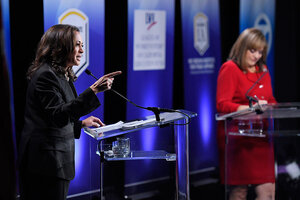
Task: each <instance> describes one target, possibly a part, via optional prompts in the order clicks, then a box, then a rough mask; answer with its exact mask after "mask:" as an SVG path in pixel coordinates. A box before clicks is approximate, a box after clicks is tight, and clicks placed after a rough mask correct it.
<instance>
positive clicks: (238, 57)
mask: <svg viewBox="0 0 300 200" xmlns="http://www.w3.org/2000/svg"><path fill="white" fill-rule="evenodd" d="M251 49H256V50H257V49H263V52H262V57H261V58H260V59H259V60H258V62H257V66H258V67H259V71H263V67H264V65H265V64H266V59H267V49H268V46H267V41H266V38H265V36H264V34H263V33H262V32H261V31H260V30H258V29H256V28H248V29H245V30H244V31H243V32H242V33H241V34H240V35H239V37H238V39H237V40H236V41H235V43H234V44H233V46H232V48H231V51H230V53H229V58H228V59H229V60H232V61H234V62H235V63H236V64H237V65H238V66H239V68H240V69H241V70H242V71H247V65H246V63H245V62H246V61H245V57H246V53H247V50H251Z"/></svg>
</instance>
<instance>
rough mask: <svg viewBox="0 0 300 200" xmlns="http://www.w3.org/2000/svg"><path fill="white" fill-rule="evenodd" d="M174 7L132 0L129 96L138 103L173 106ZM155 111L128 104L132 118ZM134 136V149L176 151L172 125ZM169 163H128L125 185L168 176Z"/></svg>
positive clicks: (170, 2)
mask: <svg viewBox="0 0 300 200" xmlns="http://www.w3.org/2000/svg"><path fill="white" fill-rule="evenodd" d="M174 6H175V5H174V1H173V0H165V1H148V0H129V1H128V79H127V97H128V98H129V99H130V100H132V101H133V102H135V103H136V104H138V105H141V106H145V107H148V106H153V107H156V106H158V107H162V108H172V94H173V92H172V90H173V88H172V84H173V46H174V42H173V40H174V8H175V7H174ZM152 114H153V113H152V112H150V111H147V110H143V109H139V108H136V107H134V106H132V105H131V104H128V106H127V119H128V120H132V119H140V118H144V117H146V116H148V115H152ZM130 138H131V143H132V144H134V145H133V146H132V148H135V149H133V150H145V151H150V150H164V149H166V150H169V151H172V152H174V148H173V144H174V139H173V130H172V127H167V128H162V129H159V128H158V129H155V128H154V129H146V130H143V131H139V132H137V133H133V134H131V135H130ZM172 164H174V163H172ZM168 165H169V163H168V162H167V161H165V160H160V161H154V160H143V161H134V162H130V161H129V162H126V169H125V172H126V173H125V176H126V177H125V186H126V187H129V186H133V185H139V184H138V182H139V183H141V181H145V180H147V181H148V182H149V183H153V182H154V179H155V180H157V179H158V178H159V179H160V180H161V178H162V177H165V178H166V179H168V177H167V176H169V172H170V169H169V166H168ZM172 173H174V172H172ZM150 179H151V180H150ZM154 183H155V182H154Z"/></svg>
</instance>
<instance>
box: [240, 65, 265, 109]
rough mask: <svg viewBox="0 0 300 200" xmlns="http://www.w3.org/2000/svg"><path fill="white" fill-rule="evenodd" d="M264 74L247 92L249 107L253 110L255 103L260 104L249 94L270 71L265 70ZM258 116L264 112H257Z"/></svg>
mask: <svg viewBox="0 0 300 200" xmlns="http://www.w3.org/2000/svg"><path fill="white" fill-rule="evenodd" d="M263 72H264V73H263V74H262V75H261V76H260V77H259V78H258V79H257V80H256V81H255V82H254V83H253V85H252V86H251V87H250V88H249V89H248V90H247V92H246V94H245V95H246V98H247V99H248V100H249V107H250V108H252V107H253V102H256V103H258V99H257V98H255V97H252V96H249V93H250V92H251V91H252V90H253V88H254V87H255V86H256V85H257V83H258V82H259V81H260V80H261V79H262V78H263V77H264V76H265V75H266V73H267V72H268V69H266V68H264V69H263ZM256 112H257V113H258V114H261V113H262V110H261V109H260V110H259V111H256Z"/></svg>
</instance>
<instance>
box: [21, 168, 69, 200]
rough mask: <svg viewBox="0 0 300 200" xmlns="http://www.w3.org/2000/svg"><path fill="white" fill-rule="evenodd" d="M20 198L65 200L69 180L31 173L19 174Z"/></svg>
mask: <svg viewBox="0 0 300 200" xmlns="http://www.w3.org/2000/svg"><path fill="white" fill-rule="evenodd" d="M20 178H21V179H20V184H21V185H20V198H21V200H41V199H43V200H65V199H66V198H67V194H68V190H69V185H70V181H68V180H64V179H60V178H57V177H50V176H44V175H37V174H33V173H28V172H26V173H21V174H20Z"/></svg>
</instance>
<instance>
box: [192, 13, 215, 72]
mask: <svg viewBox="0 0 300 200" xmlns="http://www.w3.org/2000/svg"><path fill="white" fill-rule="evenodd" d="M194 48H195V49H196V51H197V52H198V53H199V54H200V56H203V55H204V54H205V52H206V51H207V49H208V48H209V27H208V17H207V16H206V15H205V14H204V13H197V14H196V15H195V16H194ZM215 62H216V59H215V58H214V57H194V58H188V59H187V63H188V65H189V69H190V73H191V74H193V75H197V74H212V73H214V71H215Z"/></svg>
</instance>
